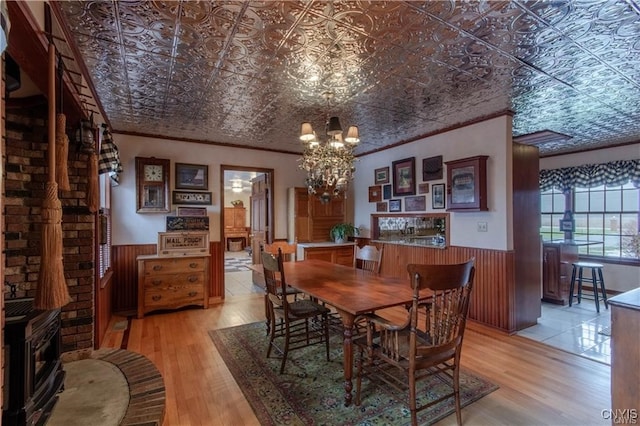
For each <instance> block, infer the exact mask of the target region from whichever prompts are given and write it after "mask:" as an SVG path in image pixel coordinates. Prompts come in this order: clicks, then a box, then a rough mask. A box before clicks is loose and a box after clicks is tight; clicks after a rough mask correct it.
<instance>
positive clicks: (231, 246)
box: [220, 165, 273, 297]
mask: <svg viewBox="0 0 640 426" xmlns="http://www.w3.org/2000/svg"><path fill="white" fill-rule="evenodd" d="M220 169H221V171H220V176H221V182H220V194H221V196H220V202H221V204H222V212H221V215H220V217H221V219H220V221H221V226H220V230H221V231H220V241H221V244H222V246H223V250H221V252H222V256H223V259H221V263H222V265H223V268H224V274H223V289H224V297H227V296H237V295H242V294H249V293H262V292H263V291H264V290H263V289H262V288H261V287H258V286H255V285H253V278H252V273H251V271H250V270H249V269H248V266H249V265H250V264H252V263H255V262H254V260H255V258H256V255H257V254H258V253H256V248H257V250H258V251H259V247H260V244H261V242H262V241H265V240H268V239H269V238H271V237H270V230H271V229H273V223H272V220H273V219H272V218H273V203H272V194H273V169H264V168H257V167H251V166H230V165H221V166H220Z"/></svg>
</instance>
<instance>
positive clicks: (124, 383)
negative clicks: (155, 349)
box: [47, 349, 165, 426]
mask: <svg viewBox="0 0 640 426" xmlns="http://www.w3.org/2000/svg"><path fill="white" fill-rule="evenodd" d="M63 368H64V370H65V371H66V373H67V375H66V377H65V388H64V391H63V392H61V393H60V397H59V400H58V402H57V403H56V405H55V407H54V409H53V412H52V414H51V417H50V418H49V420H48V422H47V426H73V425H78V426H80V425H82V426H85V425H92V426H110V425H129V426H131V425H161V424H162V420H163V418H164V412H165V387H164V380H163V379H162V375H161V374H160V372H159V371H158V369H157V368H156V367H155V365H154V364H153V363H152V362H151V361H150V360H149V359H147V358H146V357H144V356H143V355H140V354H137V353H135V352H130V351H127V350H122V349H106V350H98V351H94V352H92V353H91V354H90V356H89V357H88V358H86V359H80V360H76V361H71V362H65V363H64V364H63Z"/></svg>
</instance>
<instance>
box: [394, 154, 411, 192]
mask: <svg viewBox="0 0 640 426" xmlns="http://www.w3.org/2000/svg"><path fill="white" fill-rule="evenodd" d="M391 166H392V170H393V196H394V197H401V196H403V195H415V194H416V159H415V157H411V158H405V159H402V160H397V161H394V162H393V163H392V165H391ZM403 172H408V174H409V176H405V178H406V180H407V182H406V187H405V186H401V185H400V183H401V182H400V175H401V174H403Z"/></svg>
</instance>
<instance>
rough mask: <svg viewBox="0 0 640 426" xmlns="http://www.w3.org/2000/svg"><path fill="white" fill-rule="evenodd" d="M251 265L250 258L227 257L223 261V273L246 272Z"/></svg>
mask: <svg viewBox="0 0 640 426" xmlns="http://www.w3.org/2000/svg"><path fill="white" fill-rule="evenodd" d="M249 265H251V257H250V256H247V257H229V258H226V259H225V260H224V272H225V273H229V272H241V271H248V270H249V268H248V266H249Z"/></svg>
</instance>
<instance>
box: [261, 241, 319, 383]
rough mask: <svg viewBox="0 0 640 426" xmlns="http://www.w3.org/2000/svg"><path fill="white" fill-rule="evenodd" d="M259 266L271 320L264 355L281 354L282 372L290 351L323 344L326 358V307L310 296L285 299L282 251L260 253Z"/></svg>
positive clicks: (285, 286)
mask: <svg viewBox="0 0 640 426" xmlns="http://www.w3.org/2000/svg"><path fill="white" fill-rule="evenodd" d="M262 265H263V267H264V278H265V284H266V287H267V297H268V300H267V303H268V308H269V318H270V322H271V324H270V327H269V330H270V331H269V348H268V349H267V358H268V357H270V356H271V350H272V349H275V350H276V351H277V352H279V353H280V354H281V355H282V362H281V364H280V374H282V373H283V372H284V366H285V363H286V362H287V356H288V354H289V352H290V351H292V350H295V349H301V348H304V347H307V346H310V345H315V344H321V343H324V344H325V349H326V352H327V361H329V360H330V359H329V327H328V322H329V321H328V314H329V309H328V308H326V307H324V306H322V305H320V304H318V303H316V302H314V301H312V300H309V299H301V300H295V301H290V300H289V299H288V298H287V293H286V289H287V282H286V279H285V275H284V268H283V255H282V252H281V251H278V254H277V255H275V256H274V255H272V254H271V253H266V252H263V253H262Z"/></svg>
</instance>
